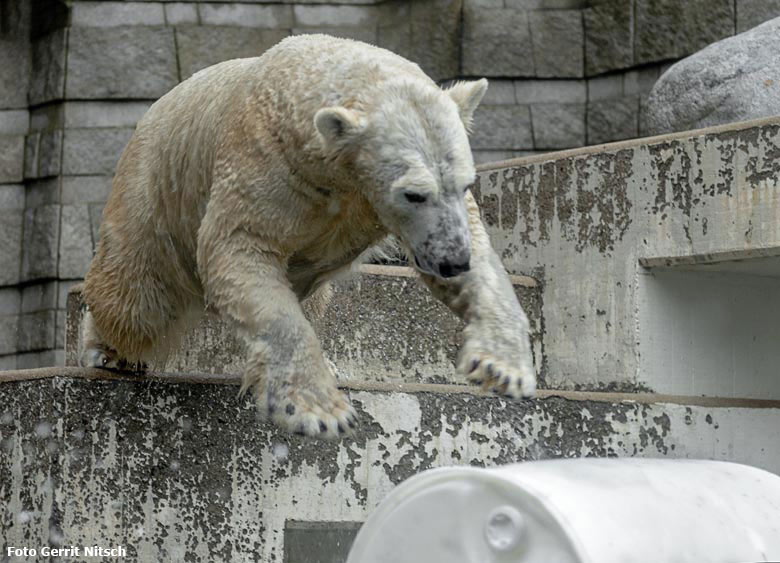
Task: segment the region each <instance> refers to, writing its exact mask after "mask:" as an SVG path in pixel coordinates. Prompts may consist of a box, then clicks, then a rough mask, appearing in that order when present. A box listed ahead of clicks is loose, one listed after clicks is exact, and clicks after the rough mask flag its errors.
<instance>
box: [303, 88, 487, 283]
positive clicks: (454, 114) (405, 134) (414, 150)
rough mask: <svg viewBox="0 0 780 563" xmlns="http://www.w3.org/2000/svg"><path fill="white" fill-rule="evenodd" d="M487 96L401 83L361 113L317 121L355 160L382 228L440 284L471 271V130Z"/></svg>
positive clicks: (339, 111)
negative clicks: (467, 202)
mask: <svg viewBox="0 0 780 563" xmlns="http://www.w3.org/2000/svg"><path fill="white" fill-rule="evenodd" d="M486 90H487V80H485V79H482V80H478V81H474V82H460V83H457V84H455V85H454V86H452V87H450V88H448V89H446V90H442V89H440V88H438V87H437V86H435V85H434V84H432V83H428V82H423V81H420V80H410V79H399V80H398V81H395V82H391V83H389V84H388V83H385V84H383V86H382V89H381V94H380V95H377V96H376V97H377V98H378V101H376V102H375V103H373V104H367V105H366V106H365V107H364V108H363V109H362V110H354V109H348V108H345V107H328V108H324V109H321V110H319V111H318V112H317V114H316V115H315V118H314V122H315V126H316V128H317V130H318V131H319V133H320V135H321V136H322V138H323V140H324V142H325V145H326V147H327V148H329V149H330V150H331V151H335V152H351V153H352V154H353V155H354V159H352V160H351V162H352V163H353V165H354V167H355V174H356V176H358V177H359V178H360V181H361V183H363V184H364V187H363V188H361V189H363V190H364V191H365V192H366V196H367V198H368V199H369V201H370V202H371V203H372V205H373V207H374V209H375V212H376V214H377V216H378V217H379V219H380V221H382V223H383V224H384V225H385V227H386V228H387V229H388V230H389V231H390V232H391V233H393V234H394V235H396V236H397V237H398V238H400V240H401V242H402V243H403V244H404V246H406V247H407V249H408V250H409V251H410V252H411V253H412V254H413V255H414V260H415V263H416V265H417V267H418V268H419V269H420V270H422V271H423V272H425V273H428V274H432V275H435V276H438V277H442V278H449V277H453V276H456V275H458V274H460V273H462V272H465V271H468V270H469V267H470V258H471V235H470V232H469V226H468V216H467V213H466V205H465V195H466V191H467V190H468V187H469V186H470V185H471V184H472V183H473V182H474V180H475V177H476V171H475V168H474V161H473V158H472V155H471V148H470V147H469V142H468V137H467V134H466V131H467V129H468V128H469V127H470V125H471V121H472V117H473V115H474V110H475V109H476V108H477V105H478V104H479V102H480V100H481V99H482V97H483V96H484V94H485V92H486Z"/></svg>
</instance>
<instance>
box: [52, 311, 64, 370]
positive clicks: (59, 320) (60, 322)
mask: <svg viewBox="0 0 780 563" xmlns="http://www.w3.org/2000/svg"><path fill="white" fill-rule="evenodd" d="M65 317H66V315H65V311H56V312H55V317H54V347H55V348H62V349H63V350H64V349H65V321H66V318H65ZM63 360H64V359H63ZM64 363H65V362H64V361H63V364H64Z"/></svg>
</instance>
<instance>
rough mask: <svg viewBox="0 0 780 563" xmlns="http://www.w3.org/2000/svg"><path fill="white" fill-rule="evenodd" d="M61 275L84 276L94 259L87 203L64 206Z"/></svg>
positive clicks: (63, 276)
mask: <svg viewBox="0 0 780 563" xmlns="http://www.w3.org/2000/svg"><path fill="white" fill-rule="evenodd" d="M61 223H62V228H61V229H62V230H61V232H60V255H59V258H60V259H59V271H58V274H59V277H60V278H63V279H74V278H83V277H84V275H85V274H86V273H87V270H88V269H89V263H90V261H91V260H92V249H93V244H92V225H91V222H90V216H89V207H88V206H87V205H63V206H62V219H61Z"/></svg>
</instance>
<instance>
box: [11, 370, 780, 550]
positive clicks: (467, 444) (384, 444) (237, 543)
mask: <svg viewBox="0 0 780 563" xmlns="http://www.w3.org/2000/svg"><path fill="white" fill-rule="evenodd" d="M187 378H188V380H187V381H184V379H179V380H178V381H172V380H171V379H172V378H171V376H168V375H166V376H159V377H157V376H155V377H153V378H148V379H143V380H142V379H141V378H117V377H115V378H110V377H109V378H106V377H105V374H104V373H103V372H100V371H99V370H77V369H61V370H57V369H50V370H36V371H31V372H12V373H9V374H5V375H4V377H3V380H2V381H1V382H0V405H2V406H0V449H1V450H2V452H3V455H0V506H1V507H2V509H0V510H2V511H3V514H2V518H3V521H4V522H5V523H6V524H5V526H4V540H5V541H6V543H7V544H9V545H39V546H42V545H47V544H54V545H64V546H67V545H71V544H72V545H94V544H98V545H104V546H105V545H112V546H113V545H123V546H125V547H126V549H127V550H128V557H129V558H130V560H137V561H184V560H187V561H197V562H200V561H202V562H211V561H274V560H275V561H284V560H285V559H284V545H285V539H286V537H287V534H288V530H287V526H286V523H287V522H289V521H297V522H317V523H321V524H318V525H317V526H314V527H313V529H319V530H321V529H323V528H328V527H331V528H335V529H341V528H345V527H346V528H350V529H354V525H353V524H345V523H354V522H362V521H364V520H365V519H366V517H367V516H368V514H369V513H370V512H371V510H372V509H373V508H374V507H375V506H376V505H377V504H378V503H379V502H380V501H381V500H382V499H383V498H384V496H385V495H386V494H387V493H388V492H389V491H390V489H391V488H392V487H393V486H395V485H396V484H398V483H400V482H401V481H403V480H404V479H406V478H408V477H410V476H412V475H414V474H416V473H418V472H420V471H422V470H424V469H428V468H431V467H438V466H443V465H461V464H464V465H465V464H471V465H487V466H491V465H496V464H502V463H509V462H514V461H519V460H530V459H543V458H555V457H578V456H639V457H642V456H646V457H680V458H710V459H723V460H730V461H736V462H742V463H748V464H751V465H755V466H758V467H762V468H765V469H768V470H770V471H774V472H778V471H780V454H778V452H777V448H772V447H768V444H773V443H776V442H777V441H778V439H780V435H778V432H780V431H779V430H778V429H780V408H777V406H776V405H774V406H769V405H763V404H761V405H760V406H762V407H766V408H760V409H757V408H744V407H743V406H736V404H737V403H733V402H731V403H729V402H724V403H723V404H722V405H721V406H695V405H693V406H692V405H681V404H672V403H640V402H637V401H634V400H631V401H625V400H622V398H621V400H620V401H615V402H611V401H610V400H592V398H593V397H595V396H598V395H601V394H578V395H576V396H577V397H578V398H579V400H571V399H567V398H563V397H559V396H551V395H553V393H552V392H550V393H549V395H548V396H546V398H544V399H543V400H538V401H528V402H518V403H508V402H506V401H504V400H503V399H500V398H496V397H487V396H483V395H482V394H481V393H480V392H479V391H478V390H476V391H474V392H471V393H464V392H462V388H458V387H457V386H438V385H429V386H422V385H415V386H411V387H404V388H402V389H403V390H401V391H395V390H392V388H391V386H384V387H385V388H384V389H380V388H379V387H377V388H375V389H369V388H368V387H366V388H365V389H362V390H361V389H358V388H356V387H354V386H350V387H351V392H350V395H351V397H352V400H353V402H354V403H355V405H356V407H357V409H358V411H359V415H360V429H359V431H358V432H357V433H356V435H355V436H354V437H351V438H348V439H345V440H342V441H340V442H334V443H330V442H328V443H326V442H321V441H316V440H304V439H302V438H299V437H297V436H289V435H286V434H282V433H279V432H277V431H276V429H275V428H273V427H271V426H269V425H268V424H266V423H265V422H263V421H261V420H258V417H257V413H256V409H255V407H254V404H253V401H252V399H251V398H250V397H243V398H239V397H237V393H236V387H235V386H234V385H232V383H235V382H236V381H235V378H233V379H232V380H230V379H228V378H215V377H213V376H208V377H201V376H197V377H195V378H193V377H191V376H187ZM193 381H197V383H198V384H193ZM225 383H231V384H229V385H226V384H225ZM376 385H378V384H376ZM589 397H590V398H589ZM607 398H608V397H606V396H604V397H600V399H607ZM617 398H618V397H614V399H617ZM631 398H632V399H634V398H635V397H631ZM708 400H711V399H708ZM756 404H758V403H756ZM303 527H304V528H306V527H307V526H303ZM309 527H311V526H309ZM300 528H301V526H296V529H297V530H298V532H296V533H300ZM290 533H292V532H290Z"/></svg>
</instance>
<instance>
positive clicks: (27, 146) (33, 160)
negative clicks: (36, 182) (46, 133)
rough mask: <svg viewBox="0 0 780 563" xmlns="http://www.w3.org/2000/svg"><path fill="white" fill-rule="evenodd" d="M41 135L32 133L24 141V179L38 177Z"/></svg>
mask: <svg viewBox="0 0 780 563" xmlns="http://www.w3.org/2000/svg"><path fill="white" fill-rule="evenodd" d="M40 141H41V134H40V133H32V134H30V135H27V137H25V139H24V177H25V179H27V178H37V177H38V152H39V147H40Z"/></svg>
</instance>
